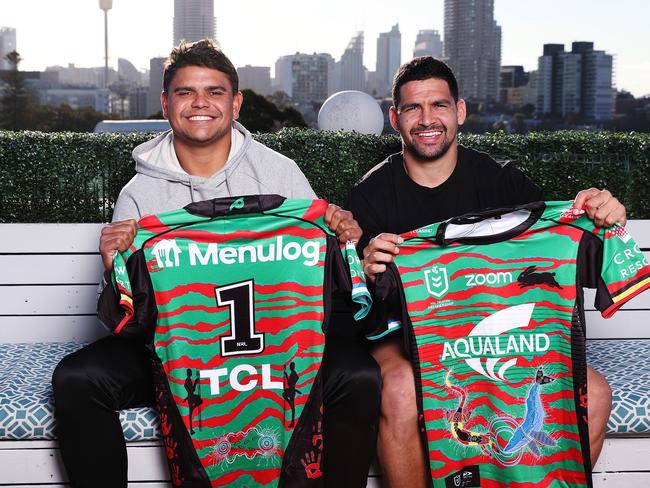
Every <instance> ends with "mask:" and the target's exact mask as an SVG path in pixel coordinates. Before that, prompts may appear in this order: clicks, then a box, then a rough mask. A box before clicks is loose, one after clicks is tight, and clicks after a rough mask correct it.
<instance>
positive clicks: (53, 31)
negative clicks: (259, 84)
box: [0, 0, 650, 96]
mask: <svg viewBox="0 0 650 488" xmlns="http://www.w3.org/2000/svg"><path fill="white" fill-rule="evenodd" d="M479 1H481V0H479ZM443 7H444V1H443V0H399V1H397V2H389V1H387V0H374V1H370V0H328V1H327V2H323V1H320V2H317V1H305V0H276V1H274V2H271V1H268V0H215V16H216V17H217V39H218V40H219V42H220V44H221V47H222V49H223V50H224V52H225V53H226V54H227V55H228V57H230V59H231V60H232V61H233V63H234V64H235V66H244V65H246V64H251V65H256V66H271V67H273V65H274V64H275V60H276V59H277V58H278V57H279V56H282V55H285V54H293V53H295V52H297V51H300V52H306V53H312V52H328V53H330V54H331V55H332V56H333V57H334V58H335V59H337V60H338V59H339V58H340V56H341V54H342V53H343V50H344V49H345V47H346V45H347V43H348V42H349V40H350V38H351V37H352V36H353V35H354V34H355V33H356V32H357V31H359V30H363V31H365V52H364V64H365V65H366V67H367V68H368V69H369V70H371V71H372V70H374V68H375V55H376V54H375V52H376V39H377V36H378V35H379V33H380V32H387V31H389V30H390V28H391V26H392V25H394V24H395V23H399V28H400V31H401V33H402V61H406V60H408V59H410V58H411V57H412V54H413V44H414V42H415V36H416V34H417V31H418V30H420V29H437V30H438V31H440V33H441V35H442V33H443V28H444V25H443V24H444V22H443ZM173 16H174V2H173V0H113V8H112V10H110V11H109V12H108V24H109V65H110V66H113V67H115V68H117V59H118V58H120V57H122V58H126V59H128V60H129V61H131V62H132V63H133V64H134V65H135V66H136V67H138V68H148V66H149V59H150V58H152V57H156V56H167V55H168V54H169V51H170V50H171V48H172V47H173V46H172V43H173V35H172V34H173V26H172V19H173ZM494 17H495V19H496V21H497V22H498V23H499V24H500V25H501V28H502V57H501V64H502V65H509V64H519V65H523V66H524V68H525V69H526V70H532V69H535V68H536V66H537V57H538V56H540V55H541V53H542V46H543V44H544V43H564V44H565V45H566V48H567V50H570V45H571V42H573V41H593V42H594V43H595V48H596V49H599V50H604V51H606V52H607V53H609V54H612V55H614V71H615V73H614V83H615V85H616V87H617V88H618V89H625V90H628V91H630V92H632V93H633V94H634V95H635V96H642V95H650V51H649V49H648V46H650V28H649V27H648V25H647V24H648V20H649V19H650V1H647V0H619V1H618V2H616V3H614V2H612V1H611V0H543V1H540V0H495V9H494ZM0 26H5V27H14V28H16V37H17V39H16V43H17V50H18V52H19V53H20V54H21V56H22V58H23V59H24V61H23V63H22V64H21V69H23V70H43V69H45V68H46V67H47V66H53V65H63V66H67V65H68V64H69V63H74V64H75V66H79V67H91V66H103V64H104V13H103V12H102V11H101V10H100V9H99V0H0ZM272 69H273V68H272Z"/></svg>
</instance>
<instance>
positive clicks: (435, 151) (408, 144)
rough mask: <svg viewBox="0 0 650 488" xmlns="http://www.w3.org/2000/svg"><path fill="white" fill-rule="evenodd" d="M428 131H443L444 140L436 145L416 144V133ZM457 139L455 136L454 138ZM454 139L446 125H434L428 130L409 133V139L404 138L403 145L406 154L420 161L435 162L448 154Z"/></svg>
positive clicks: (416, 130) (415, 130)
mask: <svg viewBox="0 0 650 488" xmlns="http://www.w3.org/2000/svg"><path fill="white" fill-rule="evenodd" d="M426 130H439V131H442V134H443V139H442V140H441V141H440V142H439V143H438V144H436V145H427V144H418V143H417V142H415V137H416V136H415V135H414V132H422V131H426ZM454 138H455V136H454ZM454 138H450V137H449V135H448V132H447V128H446V127H445V126H444V125H432V126H430V127H426V128H416V129H411V131H409V134H408V137H404V136H402V143H403V148H404V151H405V152H408V153H409V154H410V155H411V156H413V157H414V158H416V159H418V160H420V161H435V160H437V159H440V158H441V157H442V156H444V155H445V154H447V151H449V148H450V147H451V144H452V142H453V139H454Z"/></svg>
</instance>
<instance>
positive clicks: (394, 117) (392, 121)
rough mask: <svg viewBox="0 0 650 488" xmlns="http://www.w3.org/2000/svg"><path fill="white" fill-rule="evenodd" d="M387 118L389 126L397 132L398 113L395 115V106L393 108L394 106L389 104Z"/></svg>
mask: <svg viewBox="0 0 650 488" xmlns="http://www.w3.org/2000/svg"><path fill="white" fill-rule="evenodd" d="M388 120H389V121H390V125H391V127H392V128H393V129H395V131H396V132H399V126H398V121H399V115H397V108H395V107H394V106H391V107H390V108H389V109H388Z"/></svg>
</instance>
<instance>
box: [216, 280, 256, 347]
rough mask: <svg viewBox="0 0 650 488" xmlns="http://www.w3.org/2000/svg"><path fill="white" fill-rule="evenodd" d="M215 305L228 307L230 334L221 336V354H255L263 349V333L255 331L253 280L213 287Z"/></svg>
mask: <svg viewBox="0 0 650 488" xmlns="http://www.w3.org/2000/svg"><path fill="white" fill-rule="evenodd" d="M214 294H215V296H216V297H217V305H218V306H220V307H229V308H230V335H228V336H224V337H222V338H221V355H222V356H234V355H236V354H255V353H258V352H262V351H263V350H264V333H263V332H259V333H256V332H255V310H254V308H253V306H254V301H253V280H248V281H241V282H239V283H232V284H230V285H225V286H220V287H218V288H215V289H214Z"/></svg>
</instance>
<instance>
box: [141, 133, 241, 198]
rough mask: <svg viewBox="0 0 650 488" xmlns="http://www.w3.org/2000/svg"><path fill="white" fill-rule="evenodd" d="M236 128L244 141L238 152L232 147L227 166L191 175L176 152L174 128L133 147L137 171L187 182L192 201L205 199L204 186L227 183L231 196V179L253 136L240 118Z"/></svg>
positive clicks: (166, 179) (162, 178) (163, 178)
mask: <svg viewBox="0 0 650 488" xmlns="http://www.w3.org/2000/svg"><path fill="white" fill-rule="evenodd" d="M232 128H233V129H234V130H235V131H237V132H239V133H240V134H241V135H242V136H243V142H242V143H241V145H240V147H238V148H237V149H236V152H235V153H234V154H232V151H231V154H230V155H229V157H228V160H227V161H226V164H225V165H224V166H223V168H221V169H220V170H219V171H217V172H216V173H214V174H213V175H212V176H210V177H208V178H205V177H203V176H193V175H189V174H187V173H185V172H184V171H181V168H180V164H179V163H178V159H176V154H175V153H174V145H173V135H172V131H171V130H168V131H167V132H164V133H162V134H160V135H159V136H157V137H155V138H154V139H151V140H150V141H147V142H144V143H142V144H140V145H139V146H137V147H136V148H135V149H133V153H132V156H133V159H134V160H135V171H136V173H139V174H142V175H146V176H149V177H152V178H158V179H161V180H165V181H169V182H175V183H181V184H183V185H185V186H187V187H188V192H189V193H190V200H191V201H192V202H195V201H198V200H201V197H200V196H199V195H198V194H197V193H200V192H201V190H203V189H206V188H211V189H216V188H219V187H220V186H222V185H225V187H226V193H227V194H228V195H229V196H233V194H232V191H231V185H230V184H229V181H228V180H229V178H231V176H232V174H233V173H234V172H235V171H236V170H237V167H238V166H239V165H240V164H241V162H242V160H243V159H244V155H245V154H246V151H247V150H248V148H249V146H250V145H251V140H252V138H251V135H250V132H248V130H246V128H245V127H244V126H243V125H241V124H240V123H239V122H237V121H233V124H232ZM175 167H178V169H179V170H175V169H174V168H175Z"/></svg>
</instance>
